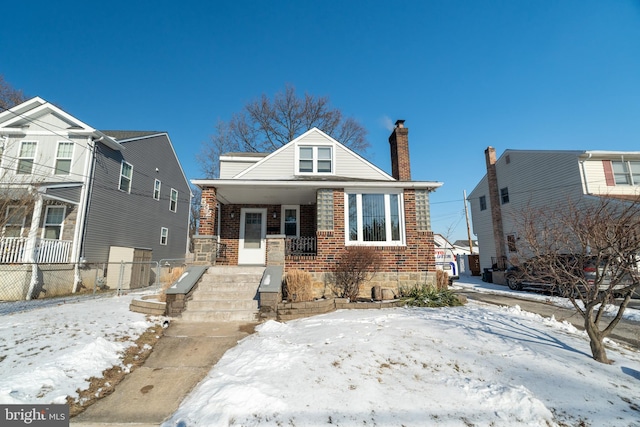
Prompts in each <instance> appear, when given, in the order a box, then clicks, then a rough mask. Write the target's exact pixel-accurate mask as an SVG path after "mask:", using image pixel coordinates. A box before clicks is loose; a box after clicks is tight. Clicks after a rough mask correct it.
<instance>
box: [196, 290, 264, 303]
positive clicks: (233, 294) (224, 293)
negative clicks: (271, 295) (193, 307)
mask: <svg viewBox="0 0 640 427" xmlns="http://www.w3.org/2000/svg"><path fill="white" fill-rule="evenodd" d="M256 294H257V292H256V289H249V290H226V289H225V290H221V291H201V290H200V289H198V290H197V291H196V292H194V293H193V296H192V297H191V301H212V300H229V299H245V300H251V299H254V298H255V297H256Z"/></svg>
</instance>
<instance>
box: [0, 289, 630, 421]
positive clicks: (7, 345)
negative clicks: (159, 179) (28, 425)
mask: <svg viewBox="0 0 640 427" xmlns="http://www.w3.org/2000/svg"><path fill="white" fill-rule="evenodd" d="M457 286H463V287H475V288H479V289H478V290H480V291H491V289H490V288H491V286H492V285H489V284H483V283H482V282H479V281H475V280H465V281H462V282H460V283H458V284H457ZM503 290H504V287H502V288H501V289H498V288H496V290H495V291H496V292H501V291H503ZM492 292H493V291H492ZM506 292H508V291H506ZM523 295H525V296H526V295H530V296H531V298H545V299H548V297H544V296H537V295H536V294H524V293H523ZM131 297H132V296H131V295H129V296H123V297H110V298H102V299H96V300H86V301H77V302H74V303H68V304H62V305H59V306H49V307H46V308H41V309H37V310H33V311H30V312H25V313H15V314H11V315H5V316H0V404H6V403H47V402H49V403H63V402H64V400H65V397H66V396H67V395H71V396H74V395H75V391H76V390H77V389H78V388H84V387H86V385H87V379H88V378H89V377H91V376H97V375H100V373H101V372H102V370H104V369H105V368H107V367H109V366H111V365H114V364H118V363H120V362H119V355H120V354H121V353H122V352H123V350H124V348H126V347H127V346H128V345H130V343H131V342H132V341H133V340H134V339H135V338H136V337H137V336H138V335H139V334H140V333H142V332H143V331H144V330H145V329H146V328H147V327H149V326H151V325H152V322H150V321H148V320H146V319H145V317H144V316H143V315H141V314H138V313H132V312H130V311H129V310H128V306H129V301H130V299H131ZM629 315H632V316H636V315H637V312H636V311H635V310H632V311H629ZM124 337H128V338H124ZM608 354H609V357H610V358H611V359H613V360H614V361H615V363H614V364H612V365H602V364H599V363H597V362H595V361H593V360H592V359H591V357H590V351H589V343H588V340H587V337H586V336H585V334H584V333H582V332H579V331H577V330H576V329H574V328H573V327H572V326H571V325H569V324H566V323H559V322H556V321H555V320H553V319H544V318H542V317H540V316H538V315H535V314H531V313H527V312H523V311H521V310H520V309H519V307H517V306H516V307H509V308H505V307H502V308H501V307H495V306H489V305H482V304H478V303H474V302H470V303H469V304H467V305H466V306H464V307H457V308H448V309H411V308H397V309H386V310H370V311H366V310H343V311H338V312H334V313H330V314H326V315H322V316H316V317H312V318H307V319H300V320H296V321H291V322H288V323H278V322H274V321H269V322H266V323H264V324H262V325H260V326H259V327H258V328H257V332H256V333H255V334H253V335H251V336H249V337H247V338H245V339H244V340H243V341H241V342H240V343H239V344H238V345H237V346H236V347H234V348H233V349H231V350H230V351H228V352H227V353H226V354H225V355H224V356H223V358H222V359H221V360H220V362H219V363H218V364H217V365H216V366H215V367H213V369H212V370H211V371H210V373H209V375H208V377H207V378H206V379H205V380H204V381H203V382H202V383H201V384H200V385H199V386H197V387H196V389H194V391H193V392H192V393H191V395H190V396H188V397H187V398H186V399H185V401H184V402H183V403H182V405H181V406H180V408H179V409H178V411H177V412H176V413H175V414H174V415H173V416H172V418H171V419H169V420H168V421H167V422H166V423H165V424H164V426H165V427H169V426H171V427H173V426H189V427H190V426H207V427H211V426H227V425H236V426H253V425H260V426H318V425H340V426H355V425H361V426H362V425H369V426H374V425H377V426H401V425H404V426H425V425H441V426H448V425H451V426H459V425H463V426H464V425H476V426H512V425H541V426H547V425H571V426H573V425H589V426H640V353H638V352H637V351H635V350H630V349H628V348H626V347H624V346H618V345H616V344H615V343H613V342H610V343H609V349H608ZM581 422H584V424H581Z"/></svg>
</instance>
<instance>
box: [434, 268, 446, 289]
mask: <svg viewBox="0 0 640 427" xmlns="http://www.w3.org/2000/svg"><path fill="white" fill-rule="evenodd" d="M447 288H449V275H448V274H447V273H446V272H445V271H443V270H436V289H438V290H439V291H441V290H444V289H447Z"/></svg>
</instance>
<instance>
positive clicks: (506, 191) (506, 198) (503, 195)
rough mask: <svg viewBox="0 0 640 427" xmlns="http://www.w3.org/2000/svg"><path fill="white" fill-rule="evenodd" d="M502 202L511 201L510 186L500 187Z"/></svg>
mask: <svg viewBox="0 0 640 427" xmlns="http://www.w3.org/2000/svg"><path fill="white" fill-rule="evenodd" d="M500 203H502V204H503V205H506V204H507V203H509V188H508V187H504V188H501V189H500Z"/></svg>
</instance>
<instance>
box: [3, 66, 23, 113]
mask: <svg viewBox="0 0 640 427" xmlns="http://www.w3.org/2000/svg"><path fill="white" fill-rule="evenodd" d="M25 100H26V99H25V97H24V95H23V93H22V91H21V90H17V89H14V88H13V86H11V85H10V84H9V83H8V82H7V81H6V80H5V79H4V76H3V75H1V74H0V112H2V111H4V110H8V109H9V108H11V107H14V106H16V105H18V104H20V103H22V102H24V101H25Z"/></svg>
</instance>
